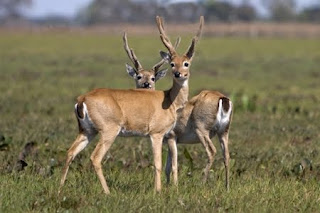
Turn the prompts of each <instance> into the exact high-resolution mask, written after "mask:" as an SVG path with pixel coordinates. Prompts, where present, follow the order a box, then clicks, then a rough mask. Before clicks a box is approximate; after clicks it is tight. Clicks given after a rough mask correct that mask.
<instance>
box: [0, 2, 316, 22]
mask: <svg viewBox="0 0 320 213" xmlns="http://www.w3.org/2000/svg"><path fill="white" fill-rule="evenodd" d="M257 1H259V3H260V4H261V5H263V7H264V8H265V9H266V10H267V11H268V14H269V16H268V17H267V18H261V16H259V14H258V12H257V11H256V8H255V7H254V6H253V5H252V4H251V1H250V0H242V1H241V2H240V3H239V4H237V5H235V4H232V3H231V2H230V1H228V0H223V1H222V0H194V1H182V0H181V1H172V0H93V1H92V2H91V3H90V4H89V5H87V6H86V7H84V8H82V9H81V10H80V11H79V12H78V13H77V15H76V17H74V18H73V19H72V20H67V19H66V18H65V17H58V16H50V17H44V18H41V19H38V20H32V21H34V22H37V23H40V24H41V23H53V24H56V23H60V22H61V23H65V22H69V23H74V24H80V25H94V24H101V23H117V22H128V23H148V22H152V23H153V21H154V17H155V16H156V15H161V16H164V17H165V18H166V20H169V21H172V22H193V21H197V20H198V18H199V16H200V15H204V16H205V18H206V21H214V22H233V21H244V22H250V21H255V20H261V19H263V20H271V21H279V22H281V21H282V22H285V21H305V22H318V23H319V22H320V4H319V5H318V6H317V7H310V8H305V9H303V10H302V11H297V5H296V0H257ZM31 4H32V0H0V23H3V22H4V21H5V20H12V19H24V17H23V15H22V14H23V10H22V8H23V7H26V6H30V5H31Z"/></svg>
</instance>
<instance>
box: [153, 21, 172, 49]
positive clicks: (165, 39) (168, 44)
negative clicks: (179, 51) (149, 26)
mask: <svg viewBox="0 0 320 213" xmlns="http://www.w3.org/2000/svg"><path fill="white" fill-rule="evenodd" d="M156 19H157V26H158V29H159V33H160V38H161V41H162V43H163V44H164V46H166V47H167V49H168V50H169V53H170V54H171V55H175V54H176V50H175V48H174V46H173V45H172V43H171V41H170V39H169V37H168V36H167V35H166V33H165V31H164V29H163V20H162V18H161V17H160V16H157V17H156Z"/></svg>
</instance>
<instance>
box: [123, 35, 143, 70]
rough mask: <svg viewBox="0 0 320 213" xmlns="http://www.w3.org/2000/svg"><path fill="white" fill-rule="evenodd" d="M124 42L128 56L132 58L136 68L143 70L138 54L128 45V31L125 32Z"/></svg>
mask: <svg viewBox="0 0 320 213" xmlns="http://www.w3.org/2000/svg"><path fill="white" fill-rule="evenodd" d="M123 43H124V50H125V51H126V53H127V55H128V57H129V58H130V60H131V61H132V63H133V64H134V66H135V68H136V69H137V70H142V66H141V64H140V62H139V60H138V58H137V56H136V55H135V54H134V51H133V49H131V48H130V47H129V45H128V39H127V33H126V32H124V33H123Z"/></svg>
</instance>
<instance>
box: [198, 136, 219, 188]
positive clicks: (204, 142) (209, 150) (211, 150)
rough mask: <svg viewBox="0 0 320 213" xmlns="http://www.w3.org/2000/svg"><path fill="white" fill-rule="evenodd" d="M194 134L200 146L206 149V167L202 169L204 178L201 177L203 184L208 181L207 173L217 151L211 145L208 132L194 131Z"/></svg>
mask: <svg viewBox="0 0 320 213" xmlns="http://www.w3.org/2000/svg"><path fill="white" fill-rule="evenodd" d="M196 133H197V135H198V138H199V140H200V142H201V143H202V145H203V146H204V148H205V149H206V152H207V156H208V161H207V165H206V167H205V169H204V176H203V182H204V183H205V182H207V180H208V177H209V172H210V169H211V167H212V164H213V161H214V156H215V154H216V153H217V150H216V148H215V146H214V145H213V143H212V141H211V139H210V137H209V133H208V132H206V131H205V132H202V131H200V130H196Z"/></svg>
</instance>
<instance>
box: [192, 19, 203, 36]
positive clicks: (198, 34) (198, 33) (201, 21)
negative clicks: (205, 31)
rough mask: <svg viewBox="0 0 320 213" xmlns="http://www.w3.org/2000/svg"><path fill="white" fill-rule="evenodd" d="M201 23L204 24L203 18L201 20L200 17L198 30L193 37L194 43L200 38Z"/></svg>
mask: <svg viewBox="0 0 320 213" xmlns="http://www.w3.org/2000/svg"><path fill="white" fill-rule="evenodd" d="M203 23H204V18H203V16H200V25H199V29H198V32H197V34H196V36H195V37H194V38H195V40H196V41H198V39H199V38H200V36H201V33H202V26H203Z"/></svg>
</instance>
